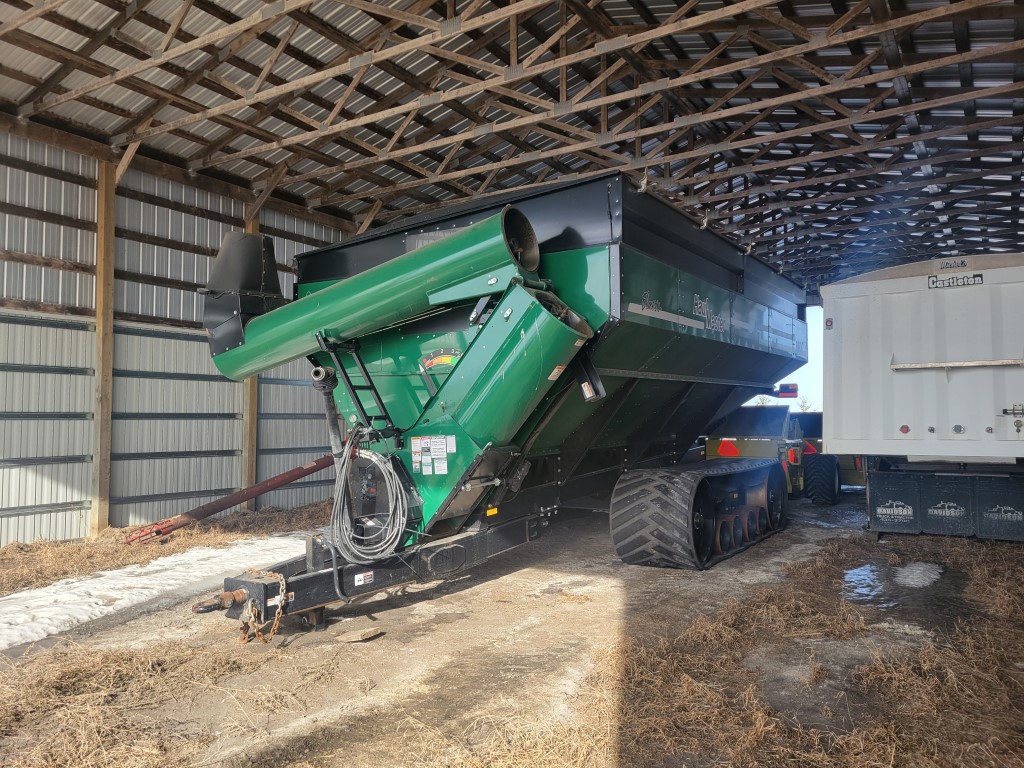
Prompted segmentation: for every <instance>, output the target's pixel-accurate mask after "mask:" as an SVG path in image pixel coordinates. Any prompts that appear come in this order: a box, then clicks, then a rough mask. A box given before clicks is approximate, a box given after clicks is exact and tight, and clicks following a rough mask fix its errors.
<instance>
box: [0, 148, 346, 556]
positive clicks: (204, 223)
mask: <svg viewBox="0 0 1024 768" xmlns="http://www.w3.org/2000/svg"><path fill="white" fill-rule="evenodd" d="M96 173H97V167H96V163H95V162H94V161H92V160H90V159H88V158H84V157H81V156H78V155H75V154H73V153H70V152H63V151H61V150H59V149H54V148H51V147H46V146H44V145H41V144H37V143H35V142H31V141H27V140H24V139H19V138H17V137H12V136H7V135H2V136H0V249H3V250H5V251H13V252H16V253H14V254H9V255H8V258H0V299H5V300H9V301H8V306H7V308H5V309H0V392H3V393H4V395H5V397H4V402H3V403H2V404H0V546H2V545H3V544H6V543H8V542H11V541H32V540H35V539H37V538H47V539H66V538H80V537H82V536H84V535H85V533H86V531H87V528H88V526H87V520H88V507H89V502H90V493H91V481H92V473H91V471H92V456H91V455H90V454H91V451H92V424H93V422H92V405H93V387H94V376H93V366H94V360H93V354H94V347H95V341H94V335H93V331H94V324H93V323H91V322H89V321H88V320H87V319H75V318H67V317H58V316H55V315H53V314H49V315H45V314H44V315H40V314H37V313H31V312H22V311H12V309H11V307H12V306H13V307H15V308H16V309H17V308H20V307H21V305H24V306H26V307H29V308H31V306H30V305H32V304H36V303H44V304H47V305H50V307H49V308H50V309H52V310H53V311H56V312H59V311H67V312H71V313H72V314H75V313H77V314H82V313H86V312H88V311H89V310H91V309H92V307H93V306H94V302H93V291H94V278H93V276H92V274H89V268H90V267H91V266H93V265H94V264H95V247H96V243H95V240H96V238H95V223H94V222H95V218H96V210H95V208H96V191H95V187H96V181H95V179H96ZM117 207H118V210H117V226H118V231H117V238H116V249H117V250H116V259H115V267H116V269H117V270H118V273H117V278H118V279H117V280H116V284H115V311H116V312H117V313H119V314H118V316H119V317H125V316H126V315H127V316H131V317H135V316H143V317H145V318H154V319H162V318H166V319H168V320H169V321H171V322H174V323H176V324H177V325H178V326H188V325H190V324H197V323H198V322H199V321H200V320H201V311H202V302H201V298H200V297H199V296H198V295H197V294H196V292H195V290H194V289H195V287H196V286H198V285H203V284H205V283H206V280H207V277H208V274H209V270H210V267H211V265H212V262H213V260H212V256H213V255H214V254H215V253H216V251H217V248H218V247H219V245H220V241H221V238H222V237H223V236H224V234H226V233H227V232H228V231H230V230H232V229H237V228H240V227H241V226H242V216H243V205H242V203H240V202H239V201H236V200H232V199H230V198H228V197H224V196H220V195H215V194H212V193H209V192H206V191H203V190H198V189H195V188H192V187H188V186H186V185H183V184H178V183H176V182H172V181H169V180H166V179H161V178H156V177H153V176H150V175H147V174H143V173H140V172H137V171H129V172H128V173H127V174H126V175H125V177H124V179H123V180H122V182H121V184H120V185H119V187H118V200H117ZM260 228H261V230H262V231H264V232H266V233H267V234H270V235H271V236H272V237H274V240H275V246H276V254H277V259H278V261H279V262H280V263H281V264H288V263H289V262H290V260H291V259H292V257H294V256H295V255H296V254H297V253H301V252H303V251H306V250H309V249H311V248H313V247H317V246H319V245H323V244H326V243H329V242H336V241H337V240H339V239H340V238H341V233H340V232H338V231H335V230H330V229H327V228H325V227H323V226H321V225H318V224H314V223H311V222H308V221H305V220H302V219H298V218H295V217H292V216H287V215H284V214H281V213H279V212H276V211H273V210H266V209H264V211H261V221H260ZM19 255H20V256H19ZM26 255H28V256H29V257H31V256H37V257H39V256H41V257H48V258H49V259H57V260H61V261H62V262H66V261H73V262H77V263H78V264H80V265H84V268H82V267H72V268H71V269H66V268H65V269H61V268H57V267H59V266H61V265H60V264H53V263H52V262H48V263H45V264H44V265H37V264H28V263H19V261H18V258H19V257H20V258H21V260H22V261H25V256H26ZM43 261H44V262H46V259H44V260H43ZM63 266H65V267H67V265H66V264H65V265H63ZM280 275H281V283H282V290H283V291H284V294H285V296H291V293H292V285H293V281H294V277H293V275H292V274H291V273H290V272H288V271H282V272H281V273H280ZM308 374H309V364H308V363H307V362H306V361H296V362H295V363H292V364H290V365H287V366H283V367H282V368H280V369H278V370H276V371H272V372H268V373H267V374H265V375H264V376H262V377H261V382H260V387H259V397H260V403H259V414H260V415H259V424H258V429H257V438H258V453H257V457H258V458H257V479H258V480H264V479H266V478H267V477H270V476H272V475H275V474H278V473H280V472H282V471H284V470H286V469H289V468H291V467H294V466H297V465H299V464H302V463H304V462H306V461H308V460H310V459H313V458H316V457H317V456H320V455H322V454H323V453H325V452H327V450H328V447H327V438H326V432H325V428H324V425H323V421H322V416H321V410H320V401H319V395H317V394H316V392H315V391H314V390H313V389H312V388H311V387H310V386H308V380H309V379H308ZM113 394H114V404H113V411H114V414H113V426H112V429H113V435H112V442H113V447H112V457H111V458H112V464H111V507H110V522H111V524H112V525H114V526H124V525H136V524H141V523H146V522H153V521H155V520H159V519H161V518H164V517H168V516H170V515H173V514H177V513H179V512H182V511H185V510H187V509H189V508H191V507H193V506H196V505H198V504H202V503H204V502H206V501H209V500H211V499H213V498H215V497H217V496H219V495H222V494H223V493H226V492H229V491H231V490H235V489H237V488H238V487H239V485H240V483H241V477H242V467H241V440H242V422H241V412H242V405H243V404H242V387H241V385H239V384H238V383H236V382H231V381H228V380H227V379H225V378H223V377H222V376H221V375H220V374H219V373H218V372H217V370H216V368H215V367H214V366H213V364H212V362H211V360H210V356H209V352H208V350H207V346H206V340H205V335H204V334H203V332H202V331H191V330H188V329H187V328H182V327H175V328H171V327H155V326H154V325H145V324H144V325H140V324H137V323H127V322H118V323H117V324H116V330H115V346H114V393H113ZM331 478H332V472H331V471H330V470H328V471H326V472H322V473H319V474H318V475H315V476H313V477H310V478H306V479H305V481H303V482H300V483H299V484H297V485H295V486H292V487H289V488H288V489H285V490H282V491H275V492H274V493H271V494H268V495H266V496H263V497H260V499H258V500H257V504H258V505H259V506H265V505H274V506H279V507H292V506H297V505H301V504H306V503H310V502H314V501H318V500H320V499H323V498H325V497H326V496H328V495H329V493H330V485H331Z"/></svg>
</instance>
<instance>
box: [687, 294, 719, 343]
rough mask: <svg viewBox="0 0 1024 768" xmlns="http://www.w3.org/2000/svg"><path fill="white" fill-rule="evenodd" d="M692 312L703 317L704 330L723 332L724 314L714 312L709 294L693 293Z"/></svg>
mask: <svg viewBox="0 0 1024 768" xmlns="http://www.w3.org/2000/svg"><path fill="white" fill-rule="evenodd" d="M693 314H695V315H696V316H697V317H703V318H704V329H705V330H707V331H715V332H716V333H724V332H725V315H724V314H715V310H714V308H713V307H712V306H711V297H710V296H708V297H702V296H701V295H700V294H697V293H695V294H693Z"/></svg>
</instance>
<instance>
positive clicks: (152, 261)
mask: <svg viewBox="0 0 1024 768" xmlns="http://www.w3.org/2000/svg"><path fill="white" fill-rule="evenodd" d="M122 186H123V187H125V188H127V189H129V190H133V191H135V192H141V193H144V194H146V195H153V196H155V197H157V198H159V199H162V200H168V201H171V202H174V203H180V204H182V205H185V206H191V207H193V208H195V209H197V210H200V211H209V212H210V215H209V216H202V215H198V214H194V213H186V212H184V211H180V210H176V209H174V208H171V207H168V206H162V205H159V204H154V203H151V202H146V201H141V200H133V199H130V198H128V197H125V196H121V197H119V198H118V203H117V220H118V226H119V227H122V228H125V229H129V230H132V231H133V232H137V233H139V234H140V235H142V236H145V237H150V238H162V239H165V240H169V241H172V242H173V243H180V244H181V245H182V247H181V248H175V247H172V245H161V244H159V243H153V242H145V243H143V242H138V241H137V240H132V239H129V238H118V240H117V258H116V261H115V264H116V266H117V267H118V268H119V269H123V270H127V271H129V272H135V273H138V274H143V275H152V276H155V277H163V278H170V279H172V280H181V281H184V282H187V283H195V284H199V285H205V284H206V281H207V280H208V279H209V273H210V268H211V266H212V264H213V259H212V258H211V257H210V256H209V255H208V254H209V252H211V251H212V252H216V250H217V249H218V248H220V243H221V240H222V239H223V238H224V235H225V234H227V233H228V232H229V231H231V230H232V229H235V228H237V226H238V224H237V223H236V224H232V223H229V222H226V221H222V220H219V219H223V218H224V217H231V218H233V219H235V220H237V221H238V222H240V220H241V216H242V213H243V208H244V206H243V204H242V203H240V202H238V201H236V200H232V199H230V198H227V197H223V196H221V195H215V194H212V193H210V192H205V191H203V190H201V189H196V188H195V187H189V186H186V185H184V184H179V183H177V182H174V181H170V180H168V179H163V178H159V177H156V176H151V175H149V174H145V173H140V172H139V171H129V172H128V173H127V174H125V177H124V179H123V180H122ZM114 307H115V309H116V310H118V311H121V312H130V313H133V314H139V315H150V316H153V317H168V318H172V319H174V320H186V321H190V322H199V321H201V320H202V300H201V298H200V297H199V296H198V295H197V294H196V293H194V292H193V291H190V290H181V289H178V288H170V287H165V286H154V285H144V284H142V283H137V282H130V281H125V280H118V281H117V284H116V287H115V298H114Z"/></svg>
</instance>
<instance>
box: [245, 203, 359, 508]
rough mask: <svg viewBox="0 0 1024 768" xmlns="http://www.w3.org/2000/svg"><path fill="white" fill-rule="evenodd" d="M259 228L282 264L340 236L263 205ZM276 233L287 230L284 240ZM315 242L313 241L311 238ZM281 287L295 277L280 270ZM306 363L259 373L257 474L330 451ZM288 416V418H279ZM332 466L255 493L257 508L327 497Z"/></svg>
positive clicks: (288, 290)
mask: <svg viewBox="0 0 1024 768" xmlns="http://www.w3.org/2000/svg"><path fill="white" fill-rule="evenodd" d="M260 228H261V230H262V231H264V232H266V231H268V230H271V231H272V237H273V238H274V254H275V256H276V258H277V261H278V262H279V263H281V264H291V263H292V260H293V259H294V257H295V256H296V255H298V254H300V253H305V252H306V251H311V250H313V249H314V248H317V247H319V246H320V245H329V244H331V243H336V242H338V241H339V240H341V239H342V238H343V233H342V232H341V231H340V230H337V229H332V228H330V227H324V226H322V225H320V224H315V223H313V222H310V221H306V220H303V219H298V218H296V217H294V216H289V215H287V214H283V213H280V212H278V211H274V210H270V209H267V208H264V209H262V210H261V211H260ZM281 233H292V234H294V235H295V236H296V238H294V239H292V238H288V237H285V236H283V235H282V234H281ZM310 241H315V242H310ZM279 274H280V278H281V291H282V292H283V293H284V295H285V296H286V297H288V298H291V296H292V293H293V290H294V285H295V276H294V275H292V274H290V273H287V272H281V273H279ZM309 368H310V366H309V363H308V362H307V361H305V360H296V361H293V362H291V363H288V364H286V365H283V366H281V367H280V368H277V369H275V370H273V371H267V372H266V373H264V374H263V375H261V377H260V380H261V384H260V422H259V437H258V440H259V449H258V452H257V455H258V458H257V463H256V477H257V479H258V480H265V479H267V478H268V477H272V476H273V475H276V474H279V473H281V472H284V471H286V470H288V469H291V468H292V467H296V466H299V465H300V464H303V463H305V462H307V461H311V460H312V459H315V458H318V457H319V456H322V455H323V454H324V453H326V452H328V451H329V450H330V448H329V443H328V439H327V428H326V426H325V425H324V421H323V410H322V405H321V399H320V395H319V394H317V393H316V391H315V390H313V389H312V387H309V386H308V385H307V384H308V382H309ZM285 415H289V416H290V418H281V417H282V416H285ZM333 485H334V470H333V469H330V468H329V469H325V470H322V471H320V472H317V473H316V474H315V475H311V476H310V477H306V478H303V479H302V480H300V481H299V482H298V483H295V484H293V485H291V486H289V487H287V488H284V489H281V490H279V491H273V492H272V493H268V494H265V495H263V496H260V497H259V499H258V505H259V506H276V507H283V508H289V507H297V506H302V505H304V504H312V503H314V502H317V501H322V500H323V499H325V498H327V497H329V496H330V495H331V492H332V488H333Z"/></svg>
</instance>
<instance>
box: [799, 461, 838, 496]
mask: <svg viewBox="0 0 1024 768" xmlns="http://www.w3.org/2000/svg"><path fill="white" fill-rule="evenodd" d="M804 491H805V492H806V494H807V496H808V497H810V498H811V499H812V500H813V501H814V502H816V503H817V504H828V505H829V506H832V505H834V504H838V503H839V497H840V495H842V486H841V485H840V484H839V459H838V458H836V457H835V456H830V455H829V454H827V453H814V454H811V455H810V456H804Z"/></svg>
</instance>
